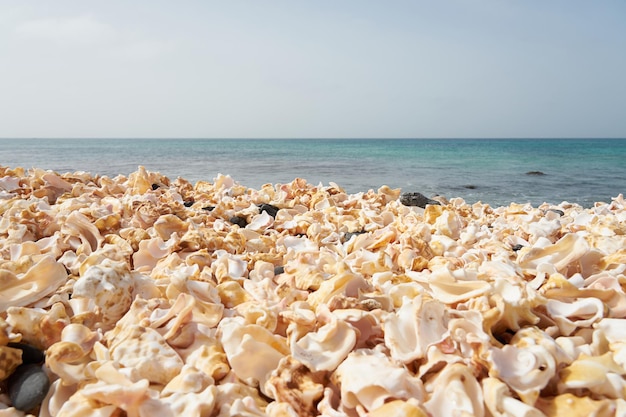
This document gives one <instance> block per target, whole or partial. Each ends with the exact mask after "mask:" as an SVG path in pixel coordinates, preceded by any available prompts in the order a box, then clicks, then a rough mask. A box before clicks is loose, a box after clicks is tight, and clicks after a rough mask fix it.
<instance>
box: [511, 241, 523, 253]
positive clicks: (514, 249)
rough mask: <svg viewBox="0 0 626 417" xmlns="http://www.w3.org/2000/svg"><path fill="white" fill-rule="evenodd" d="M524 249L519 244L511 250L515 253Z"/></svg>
mask: <svg viewBox="0 0 626 417" xmlns="http://www.w3.org/2000/svg"><path fill="white" fill-rule="evenodd" d="M523 247H524V245H520V244H519V243H518V244H517V245H513V246H511V249H512V250H513V251H514V252H517V251H518V250H520V249H522V248H523Z"/></svg>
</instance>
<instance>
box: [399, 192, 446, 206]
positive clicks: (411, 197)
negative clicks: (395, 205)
mask: <svg viewBox="0 0 626 417" xmlns="http://www.w3.org/2000/svg"><path fill="white" fill-rule="evenodd" d="M400 202H401V203H402V204H404V205H405V206H416V207H421V208H426V206H427V205H428V204H430V205H433V206H440V205H441V203H439V201H435V200H432V199H430V198H428V197H426V196H425V195H424V194H421V193H404V194H402V195H401V196H400Z"/></svg>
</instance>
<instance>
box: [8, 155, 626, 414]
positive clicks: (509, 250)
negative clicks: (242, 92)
mask: <svg viewBox="0 0 626 417" xmlns="http://www.w3.org/2000/svg"><path fill="white" fill-rule="evenodd" d="M403 191H405V190H400V189H391V188H389V187H385V186H383V187H381V188H379V189H378V190H377V191H374V190H370V191H368V192H362V193H357V194H348V193H346V192H345V191H344V190H343V189H342V188H341V187H340V185H337V184H334V183H330V184H329V185H328V186H322V185H317V186H316V185H312V184H309V183H308V182H307V181H306V180H303V179H295V180H294V181H293V182H291V183H288V184H266V185H264V186H262V187H260V189H258V190H257V189H251V188H247V187H246V186H244V185H242V184H239V183H238V182H236V181H235V180H233V179H232V178H231V177H229V176H224V175H219V176H218V177H217V178H215V179H213V180H212V181H199V182H196V183H195V184H192V183H190V182H188V181H186V180H184V179H182V178H178V179H176V180H171V179H169V178H167V177H165V176H163V175H161V174H159V173H157V172H149V171H147V170H146V169H144V168H143V167H139V168H138V170H137V171H136V172H134V173H132V174H130V175H129V176H127V177H126V176H121V175H120V176H117V177H115V178H111V177H106V176H92V175H91V174H88V173H85V172H75V173H65V174H61V173H56V172H53V171H45V170H41V169H31V170H24V169H21V168H16V169H9V168H2V167H0V216H1V218H0V251H1V254H2V257H1V260H0V379H1V380H2V381H3V382H2V383H0V416H14V415H16V416H20V415H30V414H32V415H39V416H53V417H57V416H58V417H70V416H72V417H74V416H99V417H105V416H107V417H108V416H129V417H139V416H152V415H158V416H180V415H184V416H192V417H193V416H198V417H199V416H211V417H216V416H220V417H222V416H233V415H237V416H318V415H321V416H328V417H345V416H348V417H364V416H372V417H382V416H437V417H446V416H479V417H482V416H484V417H504V416H516V417H522V416H526V417H530V416H560V415H568V416H569V417H575V416H626V401H625V398H626V379H625V378H624V376H625V375H626V320H625V317H626V293H625V292H624V289H625V288H626V275H625V274H626V200H624V197H623V196H622V195H619V196H617V197H615V198H613V199H612V201H611V202H608V203H596V204H595V205H594V206H593V207H591V208H587V209H585V208H582V207H581V206H578V205H576V204H570V203H567V202H563V203H561V204H559V205H548V204H543V205H540V206H538V207H533V206H531V205H529V204H515V203H512V204H510V205H509V206H503V207H491V206H489V205H487V204H482V203H476V204H472V205H469V204H467V203H466V202H465V201H464V200H462V199H460V198H450V199H449V200H446V199H444V198H438V199H435V200H436V201H435V200H429V199H426V200H427V201H426V203H425V204H418V205H412V203H407V201H413V199H410V198H409V199H407V198H405V197H404V195H403V194H402V192H403ZM407 191H411V190H407ZM421 206H423V207H421ZM16 346H29V347H31V348H34V349H35V350H39V351H41V352H43V353H44V354H45V358H44V360H43V363H42V364H41V365H36V366H37V367H40V368H41V369H39V368H37V370H38V372H40V374H39V375H41V373H42V372H43V373H45V375H46V376H47V379H48V381H49V387H48V386H46V390H45V391H44V392H43V394H42V398H40V399H39V400H37V401H36V404H35V403H32V404H31V403H29V402H25V403H24V404H27V405H24V406H19V407H17V408H16V404H14V402H15V401H16V400H15V399H14V398H17V397H16V396H15V395H17V394H13V393H12V392H9V391H11V389H13V391H16V390H18V391H19V389H20V387H18V388H15V383H12V382H7V381H12V378H13V379H15V378H14V375H15V374H16V373H19V372H21V371H19V370H20V369H23V368H21V367H24V366H25V364H24V363H23V362H24V361H25V359H24V358H25V355H26V354H25V352H26V350H23V349H25V348H23V347H20V348H18V347H16ZM28 366H30V367H31V368H29V369H33V368H32V366H33V365H28ZM12 387H13V388H12Z"/></svg>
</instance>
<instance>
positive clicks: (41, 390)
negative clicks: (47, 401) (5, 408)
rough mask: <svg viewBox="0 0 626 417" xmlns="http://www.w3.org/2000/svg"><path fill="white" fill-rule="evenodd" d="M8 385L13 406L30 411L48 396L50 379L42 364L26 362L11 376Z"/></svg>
mask: <svg viewBox="0 0 626 417" xmlns="http://www.w3.org/2000/svg"><path fill="white" fill-rule="evenodd" d="M7 386H8V391H9V398H10V399H11V403H12V404H13V407H15V408H17V409H18V410H21V411H24V412H28V411H30V410H32V409H34V408H35V407H37V406H38V405H40V404H41V402H42V401H43V399H44V398H45V397H46V394H48V389H49V388H50V380H49V379H48V375H46V373H45V371H44V370H43V369H42V367H41V366H40V365H35V364H24V365H20V366H18V368H17V369H16V370H15V372H13V374H12V375H11V376H10V377H9V380H8V384H7Z"/></svg>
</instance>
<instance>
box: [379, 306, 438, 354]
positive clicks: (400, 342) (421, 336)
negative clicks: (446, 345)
mask: <svg viewBox="0 0 626 417" xmlns="http://www.w3.org/2000/svg"><path fill="white" fill-rule="evenodd" d="M447 321H448V317H447V312H446V307H445V306H444V305H443V304H441V303H440V302H438V301H436V300H428V299H426V300H425V299H424V298H423V297H422V296H418V297H416V298H414V299H412V300H410V299H408V298H404V299H403V303H402V307H400V308H399V309H398V311H397V312H396V313H395V314H390V315H389V316H387V317H386V319H385V322H384V324H383V329H384V331H385V345H386V346H387V347H388V348H389V350H390V353H391V357H392V358H393V359H394V360H397V361H399V362H402V363H408V362H411V361H413V360H415V359H420V358H423V357H424V356H425V355H426V350H427V349H428V347H429V346H432V345H434V344H436V343H439V342H441V341H442V340H443V339H444V338H445V333H446V331H447V330H448V329H447Z"/></svg>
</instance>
